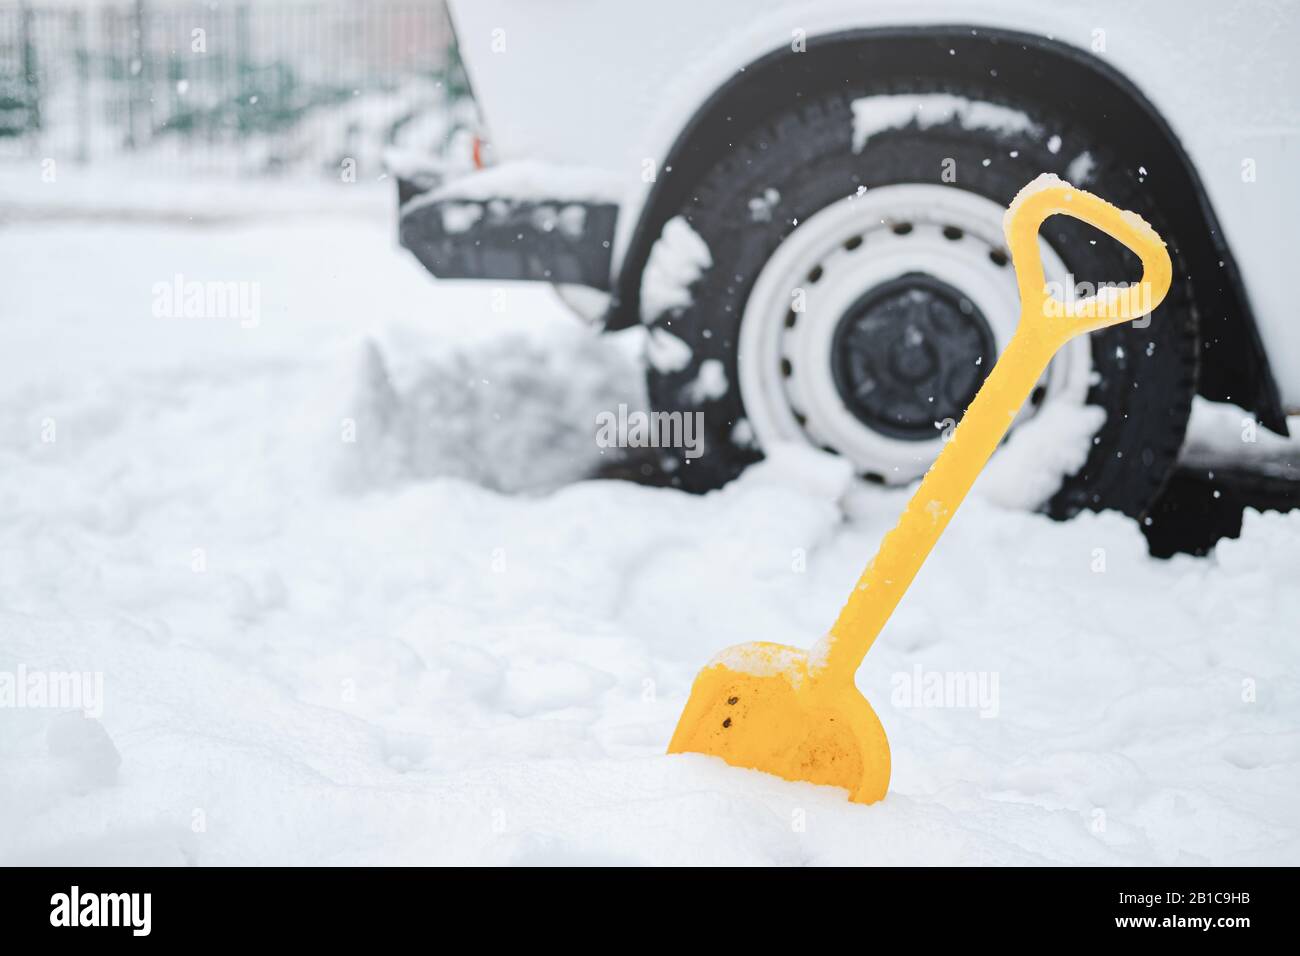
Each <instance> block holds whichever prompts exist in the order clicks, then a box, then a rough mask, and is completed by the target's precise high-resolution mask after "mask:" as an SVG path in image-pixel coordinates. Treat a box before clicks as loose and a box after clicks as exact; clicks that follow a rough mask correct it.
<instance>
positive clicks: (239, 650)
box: [0, 184, 1300, 865]
mask: <svg viewBox="0 0 1300 956" xmlns="http://www.w3.org/2000/svg"><path fill="white" fill-rule="evenodd" d="M155 188H157V187H156V184H155V186H151V187H150V189H155ZM338 188H339V189H340V190H342V189H344V188H345V187H343V186H339V187H338ZM346 188H350V189H353V190H356V192H355V193H348V198H347V199H346V201H347V202H348V203H349V204H351V205H352V206H353V207H355V209H356V210H360V211H359V212H357V213H356V214H354V215H349V216H339V215H337V214H320V213H311V212H307V211H303V212H300V213H277V214H275V215H274V216H262V217H259V216H255V215H253V214H252V212H251V211H250V214H249V217H240V218H234V219H230V218H216V217H199V216H196V217H195V218H194V221H193V222H192V223H191V222H189V221H188V220H187V217H186V216H185V215H184V211H185V208H186V204H187V203H191V202H193V203H194V205H195V206H196V207H198V206H204V205H205V201H204V200H202V198H201V197H196V196H194V195H192V194H191V193H190V192H182V193H179V194H177V195H174V196H173V197H172V198H171V199H170V200H169V201H168V202H167V203H165V204H160V205H159V206H158V207H156V208H157V209H161V208H166V210H167V213H166V214H165V215H158V214H156V210H155V212H150V210H149V209H145V210H144V211H142V212H140V213H139V214H137V215H135V216H134V217H132V219H131V220H129V221H123V220H121V219H118V218H114V217H108V216H106V215H104V214H103V213H102V211H100V212H96V213H95V214H94V215H93V216H82V217H80V218H78V217H76V216H75V215H74V212H73V210H72V209H71V208H70V206H69V202H70V201H69V200H66V199H64V198H59V199H58V200H57V202H58V203H59V206H60V209H62V210H63V211H62V212H61V214H60V218H59V219H57V220H53V221H42V220H41V218H40V217H39V215H38V210H37V209H35V207H33V206H32V205H31V204H30V202H29V203H28V205H27V206H25V207H24V212H23V214H22V215H21V216H12V215H8V212H9V210H10V209H11V208H12V203H6V202H5V200H4V199H3V198H0V221H2V222H4V224H3V225H2V226H0V257H3V260H4V261H5V262H6V263H7V265H8V271H7V275H8V276H9V277H10V281H9V282H8V283H7V286H6V291H5V294H4V296H3V297H0V328H2V329H3V336H4V348H3V349H0V362H3V373H4V374H3V377H2V378H0V388H2V389H3V390H4V400H3V402H0V421H3V424H4V427H3V428H2V429H0V436H2V437H0V456H3V467H2V468H0V525H2V526H3V527H4V529H5V531H4V534H3V535H0V675H16V674H18V673H19V668H20V667H21V668H23V673H24V674H27V675H30V674H45V675H49V674H54V673H63V674H74V673H76V674H92V675H93V674H98V675H102V700H101V701H100V702H99V705H98V706H96V707H95V708H83V707H78V706H77V705H76V702H75V701H72V702H71V703H72V706H69V707H52V706H49V705H48V704H46V705H44V706H17V702H18V701H17V699H16V698H11V703H10V704H6V705H5V706H4V709H0V861H2V862H5V863H22V862H38V863H54V862H63V863H78V864H89V863H178V864H183V863H189V864H203V865H216V864H232V863H322V864H323V863H512V864H535V863H657V864H674V863H739V864H891V863H893V864H898V863H905V864H916V863H953V864H976V863H979V864H1009V863H1076V864H1078V863H1082V864H1093V863H1121V864H1124V863H1135V864H1137V863H1169V864H1191V863H1207V862H1210V863H1295V862H1297V860H1300V802H1297V800H1296V799H1295V794H1296V792H1297V790H1298V789H1300V730H1298V729H1297V725H1298V720H1300V679H1298V678H1300V674H1298V673H1297V670H1298V665H1297V659H1298V655H1297V653H1296V635H1295V628H1294V624H1293V622H1294V621H1295V620H1296V619H1297V618H1298V617H1300V590H1298V589H1296V588H1295V587H1294V573H1295V572H1294V569H1295V567H1296V565H1297V560H1298V559H1300V544H1298V543H1297V542H1300V514H1298V513H1293V514H1290V515H1278V514H1264V515H1259V514H1255V513H1248V514H1247V515H1246V521H1245V526H1244V528H1243V531H1242V536H1241V538H1240V539H1239V540H1235V541H1224V542H1222V543H1221V544H1220V545H1219V547H1218V549H1217V551H1216V552H1215V553H1214V555H1213V556H1212V557H1210V558H1208V559H1193V558H1189V557H1179V558H1175V559H1174V560H1172V561H1157V560H1152V559H1151V558H1149V557H1147V555H1146V550H1145V546H1144V542H1143V539H1142V536H1141V534H1140V533H1139V530H1138V529H1137V528H1136V527H1135V526H1134V525H1133V523H1132V522H1130V521H1128V520H1126V519H1124V518H1122V517H1120V516H1118V515H1113V514H1106V515H1092V514H1085V515H1082V516H1081V517H1080V518H1078V519H1076V520H1074V521H1071V522H1069V523H1065V524H1058V523H1053V522H1051V521H1049V520H1048V519H1046V518H1044V517H1042V516H1040V515H1037V514H1033V513H1026V512H1024V511H1020V510H1008V509H1005V508H1002V507H1000V506H998V505H997V504H995V503H993V502H991V501H988V500H985V499H983V498H979V497H972V498H971V499H970V500H969V501H968V502H967V503H966V504H965V505H964V506H963V508H962V510H961V511H960V512H959V513H958V515H957V516H956V518H955V519H954V521H953V523H952V525H951V526H950V528H949V530H948V532H947V535H946V536H945V538H944V540H943V541H942V542H941V543H940V545H939V547H938V549H937V551H936V553H935V554H934V555H933V556H932V558H931V559H930V561H929V563H928V565H927V566H926V568H925V569H923V571H922V572H921V574H920V576H919V577H918V579H917V581H916V583H915V585H914V587H913V588H912V591H911V592H910V594H909V595H908V597H907V598H906V599H905V601H904V602H903V604H902V605H901V606H900V608H899V610H898V612H897V613H896V615H895V617H894V619H893V620H892V621H891V623H890V625H889V627H888V628H887V629H886V631H885V632H884V634H883V635H882V636H881V638H880V640H879V641H878V642H877V644H876V645H875V647H874V648H873V649H872V651H871V653H870V654H869V655H868V657H867V659H866V662H865V665H864V667H863V668H862V670H861V672H860V674H859V677H858V680H859V685H860V687H861V688H862V690H863V692H864V693H865V694H866V696H867V698H868V699H869V700H871V701H872V702H873V704H874V705H875V707H876V710H877V712H878V713H879V714H880V717H881V720H882V721H883V723H884V725H885V728H886V730H887V732H888V734H889V738H890V741H891V744H892V747H893V756H894V775H893V781H892V787H891V792H890V793H889V795H888V796H887V797H886V799H885V800H884V801H883V802H881V803H879V804H877V805H873V806H860V805H855V804H850V803H849V802H848V801H847V800H846V799H845V795H844V793H842V792H839V791H836V790H831V789H825V788H818V787H814V786H811V785H807V784H797V783H789V782H786V781H783V780H779V779H776V778H773V777H769V776H765V775H763V774H760V773H757V772H752V771H743V770H738V769H734V768H731V767H728V766H726V765H724V764H722V763H720V762H718V761H716V760H714V759H710V758H705V757H701V756H691V755H683V756H673V757H668V756H665V755H664V749H665V746H666V744H667V741H668V738H669V736H670V735H671V733H672V729H673V727H674V725H675V721H676V718H677V716H678V714H679V713H680V711H681V707H682V705H683V703H684V702H685V699H686V696H687V693H688V691H689V689H690V685H691V681H692V679H693V677H694V675H695V673H696V672H697V671H698V669H699V668H700V667H701V666H703V665H704V664H705V663H706V662H707V661H708V660H710V658H712V657H713V656H714V655H715V654H717V653H718V652H719V651H721V650H722V649H723V648H725V647H727V646H729V645H732V644H736V643H740V642H744V641H750V640H768V641H775V642H780V643H784V644H790V645H794V646H800V647H807V646H809V645H811V644H812V643H813V642H814V641H815V640H816V639H817V638H818V637H819V636H820V635H821V634H822V633H823V631H824V629H825V628H826V627H827V626H828V625H829V623H830V622H831V621H832V620H833V619H834V617H835V614H836V612H837V611H838V609H839V606H840V603H841V602H842V600H843V598H844V596H845V595H846V594H847V593H848V590H849V588H850V587H851V586H852V584H853V582H854V581H855V580H856V578H857V575H858V574H859V572H860V571H861V569H862V566H863V564H864V563H865V562H866V561H867V560H868V559H869V558H870V557H871V555H872V553H873V552H874V550H875V547H876V545H877V543H878V542H879V540H880V538H881V536H882V535H883V534H884V532H885V531H886V530H888V528H889V527H890V526H891V525H892V523H893V521H894V519H895V517H896V516H897V514H898V513H899V511H900V510H901V508H902V506H903V503H904V501H905V499H906V492H905V491H899V490H888V489H881V488H878V487H874V486H867V485H863V484H860V483H858V482H856V481H855V480H854V479H853V478H852V476H851V474H850V472H849V469H848V468H846V467H845V466H844V464H843V462H841V461H838V460H836V459H832V458H829V457H828V456H825V455H823V454H821V453H818V452H815V451H811V450H808V449H800V448H793V447H791V448H786V449H782V450H781V451H780V453H778V454H777V455H775V456H774V457H773V458H772V459H770V460H768V461H767V462H765V463H763V464H762V465H760V466H757V467H755V468H753V469H751V470H750V471H748V472H747V473H746V474H745V475H744V476H743V477H742V478H741V479H740V480H738V481H736V482H734V483H733V484H731V485H729V486H728V487H727V488H725V489H724V490H722V491H720V492H717V493H714V494H710V495H707V496H702V497H699V496H691V495H687V494H683V493H681V492H678V491H674V490H669V489H656V488H649V487H642V486H638V485H634V484H630V483H626V482H620V481H608V480H591V478H590V476H591V475H592V474H593V472H594V469H595V468H596V467H597V466H598V464H599V462H600V461H601V460H602V458H603V452H604V450H602V449H599V448H598V447H597V446H596V444H595V442H594V441H592V440H591V435H592V433H593V431H594V423H595V416H596V415H597V414H599V412H601V411H608V410H610V409H612V408H616V407H617V405H618V403H620V402H626V403H628V404H629V405H630V406H631V407H643V401H644V399H643V398H642V397H641V396H640V394H639V385H637V384H636V379H637V373H636V371H635V370H634V369H629V368H628V366H627V365H626V362H627V358H626V352H627V350H626V349H625V348H624V347H623V344H622V343H620V342H618V341H616V340H614V339H600V338H595V337H593V335H592V334H591V333H590V332H589V331H588V330H587V329H586V328H584V327H583V326H581V325H580V324H579V323H577V322H575V321H574V320H572V319H571V318H569V317H567V316H566V315H564V314H562V312H561V310H560V308H559V306H558V305H557V303H556V300H555V298H554V296H553V295H552V293H551V292H550V291H549V290H547V289H539V288H528V287H524V286H519V285H510V284H505V283H499V284H491V285H487V286H485V287H482V288H480V287H477V286H474V285H472V284H457V283H447V282H443V283H439V282H436V281H434V280H432V279H431V278H429V277H428V276H427V275H426V274H425V273H424V272H423V270H421V269H420V267H419V266H418V265H417V264H416V263H415V262H414V261H413V260H412V259H411V258H410V257H409V256H408V255H407V254H406V253H404V252H403V251H402V250H400V249H398V248H396V246H395V242H394V236H393V233H394V230H393V223H392V202H391V196H390V195H389V193H388V191H387V190H379V189H376V190H374V191H373V192H367V191H366V190H368V189H369V188H370V187H367V186H364V185H362V184H354V185H353V186H352V187H346ZM75 189H76V187H75V185H70V187H69V192H72V191H75ZM128 193H129V190H124V189H122V188H119V189H118V190H117V193H116V196H115V199H114V201H115V204H116V205H118V206H124V205H126V204H128V203H129V200H130V196H129V195H128ZM60 195H61V196H66V195H67V193H62V194H60ZM341 195H342V194H341V193H340V196H341ZM33 201H34V200H33ZM51 201H52V202H54V201H55V200H53V199H52V200H51ZM285 202H287V200H285ZM327 208H328V207H327ZM177 274H181V275H184V276H186V277H189V278H192V279H197V280H209V281H216V280H222V281H226V280H230V281H243V282H256V283H259V284H260V290H261V293H260V302H261V313H262V314H261V316H260V321H259V322H258V323H257V324H256V325H255V326H252V327H244V326H243V325H241V323H240V322H239V321H238V320H237V319H236V318H234V317H222V316H208V317H203V318H169V317H156V316H155V315H154V314H153V310H152V309H151V298H152V291H151V290H152V289H153V287H154V285H155V284H156V283H158V282H167V281H170V280H171V278H172V277H173V276H174V275H177ZM27 683H28V682H27V681H26V680H25V681H24V685H23V687H24V688H26V687H27ZM3 686H4V684H3V681H2V680H0V690H3ZM9 686H10V689H11V691H14V692H16V693H18V696H19V697H21V696H22V693H25V692H26V691H20V689H19V688H17V687H16V686H15V685H14V684H13V683H12V681H11V682H10V684H9ZM963 688H965V689H966V690H965V691H963ZM2 700H3V697H0V701H2ZM25 702H26V703H28V704H31V703H32V699H31V698H30V697H29V698H26V700H25ZM83 704H84V701H83ZM79 709H91V710H93V711H95V712H98V713H99V716H98V718H95V717H83V716H81V715H80V713H79V712H78V711H79Z"/></svg>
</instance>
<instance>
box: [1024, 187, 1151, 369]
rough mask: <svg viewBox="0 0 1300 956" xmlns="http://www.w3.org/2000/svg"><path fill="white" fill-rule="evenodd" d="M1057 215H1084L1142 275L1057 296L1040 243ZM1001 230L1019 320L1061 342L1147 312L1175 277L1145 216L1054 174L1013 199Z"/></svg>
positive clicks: (1081, 216) (1082, 216) (1080, 217)
mask: <svg viewBox="0 0 1300 956" xmlns="http://www.w3.org/2000/svg"><path fill="white" fill-rule="evenodd" d="M1055 215H1065V216H1072V217H1073V218H1075V219H1080V220H1082V221H1083V222H1086V223H1089V224H1091V225H1093V226H1096V227H1097V228H1098V229H1100V230H1101V231H1102V232H1104V233H1106V234H1107V235H1109V236H1111V237H1112V238H1113V239H1115V240H1117V241H1119V242H1122V243H1123V244H1124V245H1126V246H1128V248H1129V249H1131V250H1132V251H1133V252H1134V253H1135V254H1136V255H1137V257H1138V258H1139V259H1140V260H1141V261H1142V278H1141V279H1139V280H1138V281H1137V282H1135V283H1133V284H1132V285H1128V286H1122V285H1121V286H1114V287H1107V288H1105V289H1102V290H1100V291H1098V293H1097V294H1096V295H1093V296H1089V297H1088V298H1086V299H1079V300H1074V301H1063V300H1061V299H1057V298H1055V297H1054V296H1053V294H1052V290H1051V289H1050V288H1049V287H1048V285H1047V280H1046V278H1045V277H1044V275H1043V257H1042V254H1041V252H1040V249H1039V244H1038V230H1039V229H1040V228H1041V227H1042V225H1043V222H1044V221H1045V220H1046V219H1047V218H1048V217H1049V216H1055ZM1003 231H1004V232H1005V233H1006V237H1007V246H1008V248H1010V250H1011V261H1012V262H1014V263H1015V266H1016V284H1017V285H1018V286H1019V287H1020V309H1021V312H1020V322H1021V325H1022V326H1024V325H1025V324H1027V323H1035V324H1038V323H1041V324H1042V327H1043V329H1044V331H1050V332H1051V333H1052V335H1053V336H1056V337H1059V338H1060V342H1061V343H1062V344H1064V343H1065V341H1067V340H1068V339H1070V338H1072V337H1073V336H1075V335H1079V334H1081V333H1083V332H1092V331H1095V330H1096V329H1103V328H1105V327H1106V326H1108V325H1118V324H1119V323H1120V322H1128V321H1131V320H1133V319H1136V318H1138V317H1140V316H1143V315H1146V314H1147V313H1149V312H1151V311H1152V310H1154V309H1155V307H1156V305H1157V304H1159V302H1160V301H1161V300H1162V299H1163V298H1164V297H1165V294H1166V293H1168V292H1169V286H1170V283H1171V282H1172V281H1173V264H1172V263H1171V262H1170V261H1169V252H1168V250H1167V249H1166V248H1165V244H1164V241H1163V240H1162V239H1161V238H1160V236H1159V235H1157V233H1156V231H1155V230H1154V229H1152V228H1151V226H1150V225H1149V224H1148V223H1147V221H1146V220H1145V219H1143V218H1142V217H1141V216H1139V215H1137V213H1132V212H1128V211H1126V210H1123V209H1118V208H1116V207H1115V206H1112V205H1111V204H1110V203H1108V202H1106V200H1104V199H1102V198H1101V197H1099V196H1094V195H1093V194H1092V193H1090V192H1085V191H1084V190H1082V189H1075V188H1074V187H1073V186H1071V185H1070V184H1069V183H1067V182H1065V181H1064V180H1062V179H1059V178H1058V177H1056V176H1052V175H1050V174H1048V175H1044V176H1039V177H1038V178H1037V179H1035V180H1034V181H1033V182H1031V183H1030V184H1029V185H1028V186H1026V187H1025V188H1024V189H1022V190H1021V191H1020V193H1019V194H1018V195H1017V196H1016V198H1015V199H1013V200H1012V201H1011V206H1010V208H1008V209H1007V214H1006V217H1005V218H1004V219H1003Z"/></svg>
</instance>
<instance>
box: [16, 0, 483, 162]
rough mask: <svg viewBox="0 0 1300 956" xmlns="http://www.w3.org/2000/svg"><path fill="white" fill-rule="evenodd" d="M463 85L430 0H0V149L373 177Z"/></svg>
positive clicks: (425, 130)
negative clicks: (349, 168) (390, 151)
mask: <svg viewBox="0 0 1300 956" xmlns="http://www.w3.org/2000/svg"><path fill="white" fill-rule="evenodd" d="M466 92H467V88H466V84H465V79H464V73H463V71H462V70H461V67H460V63H459V61H458V58H457V55H456V49H455V44H454V42H453V38H452V32H451V26H450V23H449V20H448V17H447V13H446V9H445V7H444V5H443V4H442V3H441V2H438V0H305V2H296V0H259V2H257V3H251V2H220V3H218V2H206V3H196V2H187V0H79V2H78V0H72V2H68V0H51V2H42V0H36V2H0V162H9V161H15V160H17V161H24V160H26V161H30V160H33V159H42V158H47V157H49V158H55V159H56V160H61V161H63V162H69V161H70V162H75V163H79V164H93V165H96V166H104V165H110V164H111V165H123V164H126V165H130V166H132V167H136V168H140V169H144V170H149V171H150V172H153V173H155V174H163V173H165V174H172V173H176V174H195V175H240V176H243V175H259V176H275V175H288V174H293V175H313V176H318V175H319V176H332V177H335V178H337V177H339V176H340V170H341V166H342V164H343V163H344V162H345V161H346V160H348V159H351V160H353V161H354V162H355V172H356V176H357V178H358V179H368V178H371V179H372V178H374V177H375V176H377V175H381V174H382V170H381V168H380V161H381V155H382V153H383V150H384V149H385V148H387V147H396V148H399V149H411V150H421V151H429V150H436V149H438V148H440V147H441V146H444V145H445V144H446V142H447V140H448V139H449V138H450V137H452V136H454V135H455V133H456V131H457V128H458V124H457V121H456V118H457V116H458V115H463V112H464V111H466V110H468V109H469V108H470V104H469V102H468V100H467V98H466ZM458 111H460V112H459V113H458Z"/></svg>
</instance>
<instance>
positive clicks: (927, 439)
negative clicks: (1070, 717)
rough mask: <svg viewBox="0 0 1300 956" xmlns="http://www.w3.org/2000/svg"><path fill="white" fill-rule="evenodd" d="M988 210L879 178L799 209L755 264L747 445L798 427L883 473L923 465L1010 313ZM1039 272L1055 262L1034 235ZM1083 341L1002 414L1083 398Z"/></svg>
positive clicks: (993, 215) (1050, 273) (786, 435)
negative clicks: (788, 229) (1023, 402)
mask: <svg viewBox="0 0 1300 956" xmlns="http://www.w3.org/2000/svg"><path fill="white" fill-rule="evenodd" d="M1003 212H1004V210H1003V208H1002V207H1001V206H1000V205H998V204H997V203H995V202H993V201H992V200H989V199H985V198H984V197H982V196H978V195H976V194H974V193H969V192H964V191H962V190H959V189H955V188H953V187H944V186H932V185H924V184H903V185H895V186H882V187H878V188H876V189H871V190H868V191H865V192H863V193H862V194H860V195H858V196H852V197H849V198H847V199H844V200H840V201H838V202H836V203H833V204H832V205H830V206H827V207H826V208H825V209H823V210H821V211H819V212H818V213H816V214H815V215H814V216H812V217H811V218H809V219H807V220H806V221H804V222H802V223H800V224H799V225H798V226H797V227H796V228H795V230H794V231H793V232H792V233H791V234H790V235H789V236H787V237H786V239H785V240H784V241H783V242H782V243H781V245H780V246H779V247H778V248H777V250H776V252H775V253H773V255H772V256H771V258H770V259H769V260H768V261H767V263H766V264H765V265H764V267H763V270H762V271H761V273H760V274H759V276H758V279H757V281H756V282H755V284H754V288H753V291H752V292H751V293H750V296H749V299H748V301H747V302H746V305H745V311H744V315H743V317H742V321H741V328H740V340H739V344H738V356H737V357H738V365H739V378H740V389H741V399H742V401H743V402H744V405H745V411H746V415H747V417H748V419H749V422H750V425H751V428H752V430H753V434H754V437H755V439H756V440H757V441H758V443H759V445H760V446H762V447H770V445H771V444H773V443H779V442H785V441H803V442H807V443H810V444H813V445H816V446H818V447H821V448H824V449H826V450H828V451H833V452H836V453H838V454H841V455H844V456H845V457H847V458H849V459H850V460H851V461H852V462H853V463H854V465H855V467H856V468H857V470H858V472H859V473H860V474H862V475H864V476H865V477H868V478H872V479H875V480H879V481H883V482H886V483H889V484H900V483H904V482H908V481H911V480H912V479H914V478H917V477H919V476H920V475H922V474H923V473H924V472H925V470H926V469H927V468H928V467H929V466H930V463H931V462H933V461H934V459H935V457H936V456H937V455H938V454H939V450H940V449H941V448H942V446H943V438H944V434H945V432H946V431H948V430H949V429H948V428H947V426H948V425H950V424H951V422H952V421H954V420H955V419H957V418H958V417H959V416H960V413H961V411H962V410H964V409H965V407H966V406H967V405H968V404H969V402H970V399H971V398H973V397H974V394H975V392H976V390H978V388H979V385H980V384H981V383H982V382H983V379H984V377H985V376H986V375H987V374H988V372H989V370H990V369H991V368H992V365H993V362H994V360H995V358H996V356H997V355H998V354H1000V352H1001V351H1002V349H1003V348H1005V347H1006V344H1007V342H1008V341H1009V339H1010V337H1011V334H1012V332H1014V330H1015V326H1016V321H1017V319H1018V316H1019V308H1020V306H1019V302H1020V298H1019V293H1018V291H1017V288H1016V280H1015V270H1014V269H1013V268H1012V266H1011V264H1010V262H1009V260H1008V258H1007V253H1006V250H1005V248H1004V245H1003V237H1002V215H1003ZM1040 246H1041V249H1042V254H1043V270H1044V274H1045V276H1046V278H1047V280H1048V281H1049V282H1050V281H1056V282H1062V283H1065V282H1067V281H1070V280H1069V274H1068V270H1067V269H1066V267H1065V265H1064V263H1063V262H1062V261H1061V259H1060V257H1059V256H1057V255H1056V253H1055V252H1054V251H1053V250H1052V249H1051V247H1050V246H1049V245H1048V244H1047V243H1046V241H1041V242H1040ZM1091 373H1092V359H1091V352H1090V349H1089V347H1088V343H1087V340H1086V339H1082V338H1081V339H1075V340H1073V341H1072V342H1070V343H1069V344H1067V345H1066V347H1065V348H1063V349H1062V350H1061V351H1060V352H1059V353H1058V354H1057V357H1056V358H1055V359H1054V360H1053V362H1052V364H1051V366H1050V367H1049V368H1048V371H1047V372H1046V373H1045V375H1044V377H1043V379H1042V381H1041V382H1040V383H1039V388H1038V389H1037V390H1036V391H1035V398H1034V401H1033V402H1031V403H1029V404H1028V405H1027V406H1026V408H1025V409H1023V410H1022V411H1021V413H1020V415H1019V416H1018V417H1017V419H1016V420H1015V422H1014V423H1013V427H1017V426H1019V425H1021V424H1023V422H1024V421H1025V420H1026V419H1027V418H1029V417H1032V416H1033V415H1034V414H1035V413H1036V412H1037V411H1038V410H1039V409H1040V408H1042V407H1043V406H1044V405H1046V404H1047V403H1051V402H1066V403H1071V404H1075V405H1080V404H1083V403H1084V402H1085V401H1086V400H1087V392H1088V385H1089V379H1090V376H1091Z"/></svg>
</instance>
